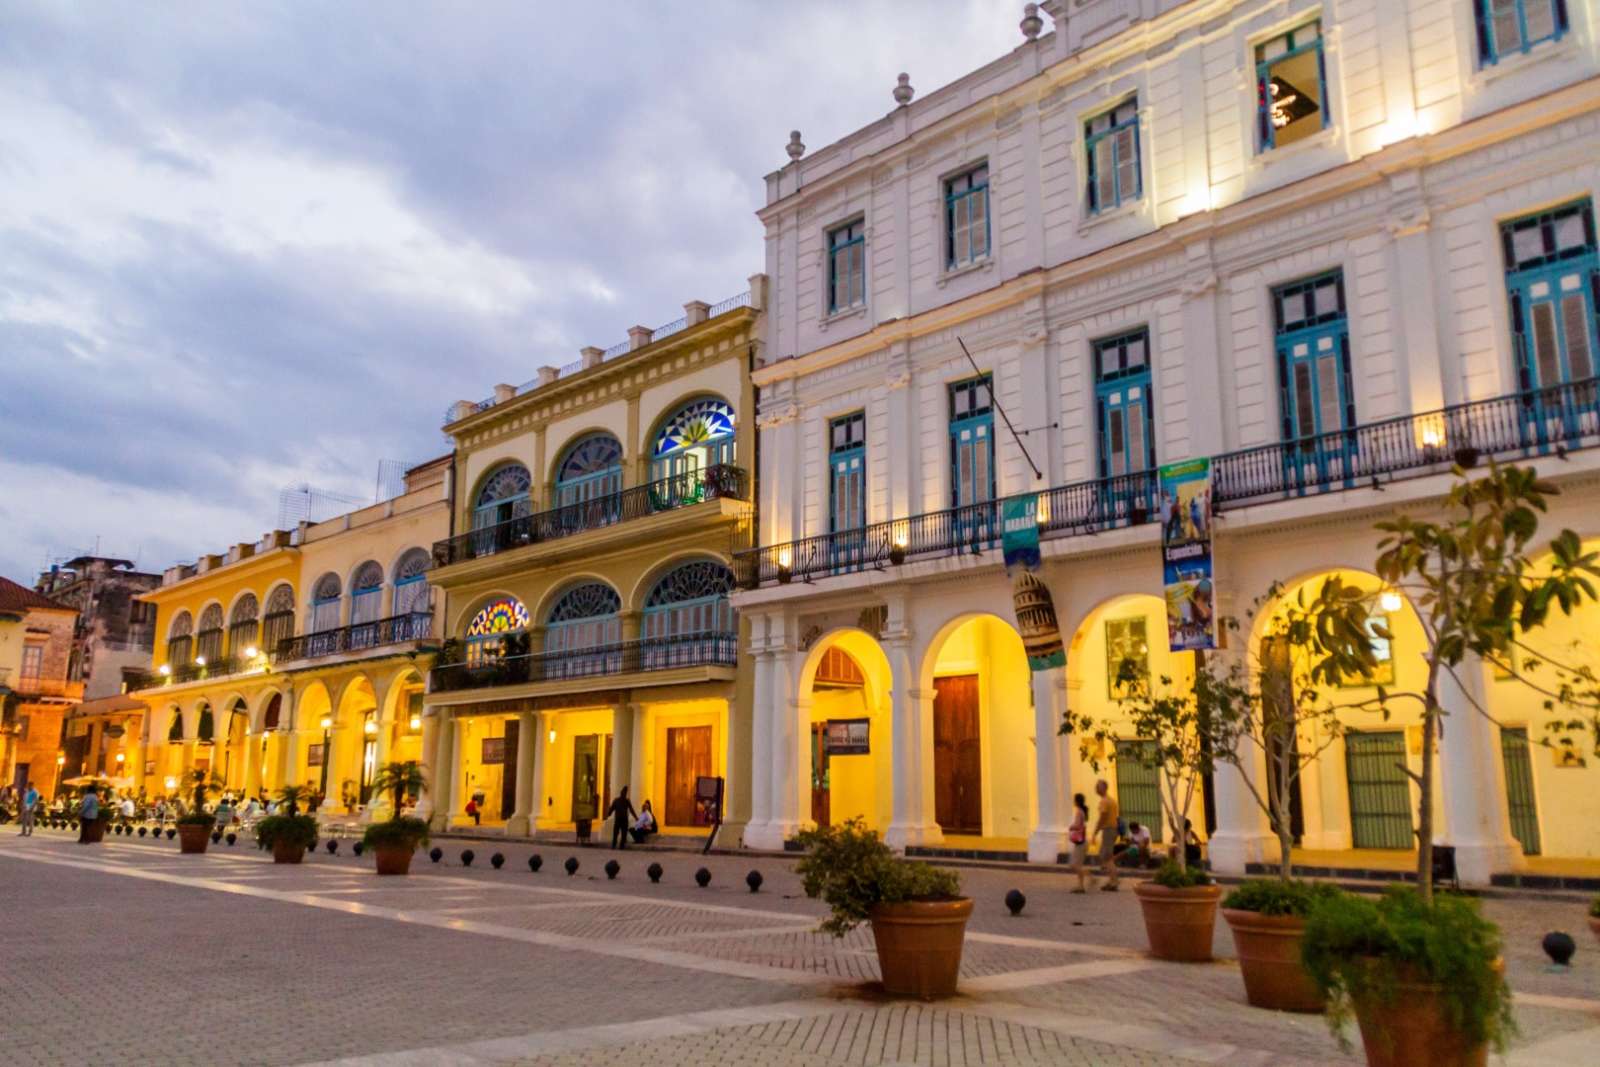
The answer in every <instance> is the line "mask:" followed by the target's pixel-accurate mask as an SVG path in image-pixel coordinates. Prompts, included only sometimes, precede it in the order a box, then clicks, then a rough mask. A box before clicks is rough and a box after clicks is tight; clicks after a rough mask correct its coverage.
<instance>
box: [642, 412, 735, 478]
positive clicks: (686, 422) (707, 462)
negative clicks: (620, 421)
mask: <svg viewBox="0 0 1600 1067" xmlns="http://www.w3.org/2000/svg"><path fill="white" fill-rule="evenodd" d="M733 430H734V414H733V408H732V406H730V405H729V404H728V403H727V401H725V400H721V399H719V398H717V397H714V396H707V397H700V398H699V399H696V400H691V401H689V403H687V404H685V405H684V406H683V407H681V408H679V409H678V410H677V412H675V413H674V414H673V415H672V416H671V417H670V418H668V419H667V420H666V422H664V423H663V424H662V426H661V429H660V431H659V432H658V433H657V434H656V440H655V444H654V446H653V448H652V450H651V455H652V456H653V457H654V458H653V460H652V466H653V474H654V476H655V477H656V478H657V479H660V478H667V477H671V476H672V475H675V474H689V473H693V472H694V471H697V470H700V469H702V468H705V467H714V466H717V465H719V464H728V463H732V462H733Z"/></svg>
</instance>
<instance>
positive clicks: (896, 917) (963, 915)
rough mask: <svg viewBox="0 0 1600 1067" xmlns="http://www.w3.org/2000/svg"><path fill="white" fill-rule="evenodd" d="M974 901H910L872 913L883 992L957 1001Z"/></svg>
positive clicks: (882, 905) (887, 905)
mask: <svg viewBox="0 0 1600 1067" xmlns="http://www.w3.org/2000/svg"><path fill="white" fill-rule="evenodd" d="M971 915H972V901H971V900H970V899H968V898H966V897H962V898H960V899H958V900H911V901H907V902H905V903H904V904H879V905H878V906H877V907H875V908H873V909H872V914H871V919H872V937H873V940H874V941H876V942H877V946H878V970H879V972H880V973H882V975H883V988H884V991H885V992H887V993H890V994H892V995H894V996H900V997H920V998H922V999H923V1000H934V999H936V998H938V997H951V996H955V992H956V978H957V976H958V975H959V974H960V973H961V945H962V942H963V941H964V940H965V938H966V933H967V919H968V917H969V916H971Z"/></svg>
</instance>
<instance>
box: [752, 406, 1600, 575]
mask: <svg viewBox="0 0 1600 1067" xmlns="http://www.w3.org/2000/svg"><path fill="white" fill-rule="evenodd" d="M1597 444H1600V378H1588V379H1585V380H1583V381H1580V382H1573V383H1570V384H1567V385H1562V386H1557V387H1554V388H1550V389H1538V390H1533V391H1530V392H1524V393H1513V394H1510V395H1508V396H1500V397H1494V398H1492V399H1489V400H1476V401H1471V402H1469V403H1465V404H1456V405H1453V406H1451V407H1447V408H1441V409H1439V410H1437V411H1430V412H1424V413H1422V414H1419V415H1405V416H1401V417H1398V418H1393V419H1385V420H1383V421H1381V422H1373V423H1366V424H1364V425H1361V426H1357V427H1353V428H1352V429H1349V430H1341V431H1338V432H1335V433H1328V434H1320V435H1318V436H1315V437H1305V438H1297V439H1294V440H1291V441H1282V442H1278V443H1275V444H1270V445H1262V446H1260V447H1257V448H1248V449H1242V450H1240V451H1238V452H1229V453H1226V454H1225V455H1221V456H1217V457H1215V458H1214V459H1213V460H1212V471H1211V476H1212V484H1213V489H1212V500H1213V504H1214V505H1215V507H1216V508H1217V509H1218V510H1222V511H1225V510H1228V509H1230V508H1238V507H1244V506H1246V505H1249V504H1258V503H1263V502H1266V501H1270V500H1283V499H1290V498H1294V497H1300V496H1309V495H1313V494H1321V493H1328V492H1334V491H1337V490H1341V489H1353V488H1357V487H1361V486H1375V485H1380V484H1382V483H1384V482H1391V481H1397V480H1399V479H1402V478H1408V477H1421V476H1423V475H1427V474H1434V473H1438V472H1440V471H1444V470H1448V469H1449V466H1450V465H1451V464H1452V463H1458V464H1460V465H1461V466H1463V467H1471V466H1473V465H1475V464H1476V463H1477V462H1478V461H1479V460H1480V459H1481V458H1485V457H1496V458H1506V459H1526V458H1532V457H1536V456H1547V455H1556V456H1563V455H1565V454H1566V453H1567V452H1569V451H1574V450H1576V449H1579V448H1590V447H1594V446H1595V445H1597ZM1027 495H1034V494H1027ZM1037 495H1038V497H1039V504H1038V514H1039V535H1040V537H1041V538H1046V539H1049V538H1055V537H1074V536H1078V535H1080V534H1089V533H1096V532H1098V531H1100V530H1108V529H1113V528H1115V527H1119V526H1136V525H1139V524H1142V523H1146V522H1149V521H1151V519H1152V518H1153V517H1154V515H1155V510H1156V507H1155V504H1156V500H1155V496H1156V474H1155V472H1154V471H1142V472H1140V473H1137V474H1131V475H1124V476H1121V477H1117V478H1110V479H1101V480H1096V481H1089V482H1078V483H1076V484H1073V485H1068V486H1060V487H1057V488H1054V489H1048V490H1045V491H1044V492H1041V493H1039V494H1037ZM1003 504H1004V501H1001V500H994V501H988V502H985V503H982V504H975V505H971V506H969V507H963V508H952V509H948V510H945V511H935V512H930V513H928V514H924V515H913V516H911V517H910V518H906V519H895V520H892V521H890V522H881V523H875V524H874V525H871V526H866V527H861V528H858V529H854V530H841V531H838V532H835V533H829V534H821V535H818V536H816V537H807V538H802V539H801V540H798V541H791V542H788V543H787V544H779V545H766V546H763V547H761V548H756V549H750V550H747V551H744V552H739V553H737V554H736V555H735V557H734V573H735V575H736V576H737V578H738V581H739V583H740V584H741V585H742V586H744V587H745V588H747V589H754V588H757V587H759V586H762V585H767V584H770V583H773V582H776V583H779V584H783V583H787V582H791V581H793V580H794V579H795V578H799V579H800V580H801V581H809V580H811V579H813V578H817V577H824V576H827V575H833V574H849V573H853V572H857V571H863V570H869V569H870V570H882V569H884V568H885V567H887V566H898V565H899V564H901V563H904V562H905V561H906V560H910V559H928V558H934V557H939V556H953V555H959V554H961V553H963V552H971V553H973V554H977V553H978V552H981V551H984V550H985V549H991V548H995V547H998V545H999V543H1000V515H1001V513H1002V509H1003Z"/></svg>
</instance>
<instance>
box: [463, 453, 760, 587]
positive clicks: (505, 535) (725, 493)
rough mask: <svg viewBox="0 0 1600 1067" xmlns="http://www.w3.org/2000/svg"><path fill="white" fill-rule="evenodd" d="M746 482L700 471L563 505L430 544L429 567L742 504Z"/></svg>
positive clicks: (725, 471) (731, 470) (732, 472)
mask: <svg viewBox="0 0 1600 1067" xmlns="http://www.w3.org/2000/svg"><path fill="white" fill-rule="evenodd" d="M749 483H750V478H749V475H747V474H746V473H745V471H744V470H743V468H740V467H732V466H716V467H706V468H705V469H703V470H698V471H691V472H688V473H686V474H676V475H673V476H671V477H669V478H662V479H660V480H658V481H654V482H650V483H648V484H646V485H636V486H634V487H633V488H631V489H623V490H621V491H620V492H616V493H607V494H606V495H605V496H598V497H595V498H594V499H593V500H584V501H580V502H578V503H576V504H564V505H562V506H561V507H556V508H551V509H549V510H548V511H540V512H536V513H534V514H532V515H519V516H517V517H516V518H514V519H508V520H506V521H505V522H501V523H496V524H495V525H493V526H484V527H482V528H480V529H477V530H472V531H470V532H468V533H464V534H457V535H456V536H455V537H451V538H449V539H447V540H444V541H436V542H435V543H434V546H433V565H434V566H435V567H447V566H449V565H450V564H452V563H460V562H462V561H464V560H469V559H478V558H480V557H483V556H492V555H494V554H496V553H497V552H508V551H510V550H511V549H513V548H522V547H524V546H526V545H536V544H543V543H544V542H546V541H555V540H558V539H560V538H563V537H571V536H573V535H574V534H580V533H583V532H585V531H587V530H598V529H600V528H601V527H604V526H615V525H616V524H618V523H621V522H628V521H629V520H631V519H641V518H644V517H646V516H648V515H656V514H659V513H660V512H663V511H672V510H673V509H675V508H683V507H688V506H690V505H692V504H699V503H702V502H704V501H707V500H715V499H717V498H719V497H727V498H729V499H732V500H748V499H749V493H750V484H749Z"/></svg>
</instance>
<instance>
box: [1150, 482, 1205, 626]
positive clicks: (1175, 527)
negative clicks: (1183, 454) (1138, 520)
mask: <svg viewBox="0 0 1600 1067" xmlns="http://www.w3.org/2000/svg"><path fill="white" fill-rule="evenodd" d="M1160 486H1161V567H1162V583H1163V585H1164V586H1165V589H1166V601H1167V645H1168V647H1169V648H1171V649H1172V651H1174V652H1190V651H1195V650H1199V649H1208V648H1216V647H1217V613H1216V590H1215V587H1214V585H1213V581H1212V573H1211V460H1210V459H1208V458H1203V459H1190V460H1185V461H1184V462H1182V463H1169V464H1167V465H1166V466H1165V467H1162V468H1161V472H1160Z"/></svg>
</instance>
